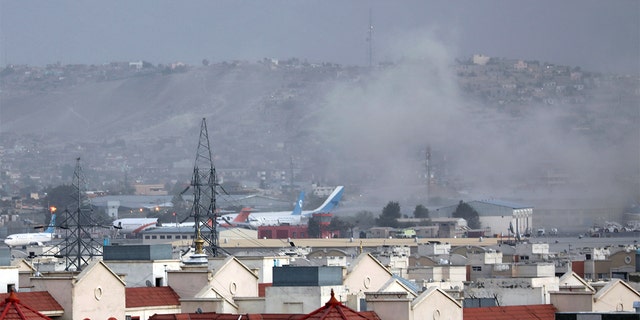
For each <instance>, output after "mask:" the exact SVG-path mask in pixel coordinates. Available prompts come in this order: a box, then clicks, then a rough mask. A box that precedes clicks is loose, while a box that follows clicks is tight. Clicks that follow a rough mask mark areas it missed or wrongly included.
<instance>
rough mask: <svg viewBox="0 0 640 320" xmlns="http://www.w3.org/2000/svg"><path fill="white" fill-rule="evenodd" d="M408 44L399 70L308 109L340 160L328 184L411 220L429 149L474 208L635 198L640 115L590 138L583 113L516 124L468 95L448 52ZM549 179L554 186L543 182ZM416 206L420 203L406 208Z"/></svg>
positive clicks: (543, 110) (571, 110) (380, 73)
mask: <svg viewBox="0 0 640 320" xmlns="http://www.w3.org/2000/svg"><path fill="white" fill-rule="evenodd" d="M405 43H409V44H411V46H398V48H404V49H405V50H403V51H398V52H397V53H396V55H397V56H398V57H402V59H400V60H399V61H400V62H398V63H396V64H394V65H391V66H387V67H382V68H379V69H376V70H375V71H373V72H372V74H371V75H370V77H369V78H368V79H363V80H362V81H359V82H355V83H350V84H346V85H345V84H342V85H339V86H337V87H335V88H334V89H333V90H332V91H331V92H330V94H328V95H327V96H326V97H325V99H324V100H323V101H322V102H320V103H318V106H314V107H313V108H312V109H313V110H317V113H316V114H314V115H313V117H314V118H317V119H316V120H317V121H318V122H317V123H318V125H317V134H318V135H319V136H320V137H323V139H324V142H325V143H326V145H325V147H324V149H325V150H332V151H333V152H334V153H335V154H334V156H335V157H331V156H329V157H327V158H326V159H335V160H333V163H331V164H328V165H327V167H328V171H329V173H328V174H329V175H331V174H333V175H334V176H335V177H340V178H343V179H351V180H352V181H354V182H355V183H358V184H361V186H362V190H361V193H362V194H364V195H371V196H372V198H371V199H369V200H374V201H375V199H378V200H379V201H380V202H383V203H386V202H387V201H390V200H397V201H400V202H401V205H403V208H404V209H403V211H404V212H406V213H409V212H410V211H411V210H412V207H413V206H415V205H416V204H420V203H422V204H424V203H426V197H425V193H426V189H425V187H424V181H425V180H424V178H423V177H424V175H425V173H426V169H425V165H424V158H425V154H424V151H425V148H426V146H427V145H429V146H431V148H432V150H433V152H432V159H433V160H434V161H432V163H434V162H435V160H437V159H439V164H440V166H441V167H440V171H439V172H437V173H436V174H438V175H440V177H437V178H442V175H443V171H444V169H443V167H446V171H447V172H448V173H447V174H448V177H447V179H448V180H449V181H447V184H448V185H449V186H451V187H454V188H455V189H458V190H457V191H461V190H460V189H464V190H465V191H468V193H469V194H468V196H467V197H466V198H468V199H469V200H478V199H486V198H490V197H491V198H500V199H522V201H525V202H527V201H533V200H534V199H546V200H549V199H551V200H553V199H559V200H563V199H574V198H589V197H597V198H600V199H607V200H613V202H614V203H616V205H619V206H620V207H624V206H626V205H628V203H629V201H630V200H633V199H634V198H633V196H634V195H636V196H637V194H638V191H637V184H636V183H635V182H634V180H635V178H637V177H638V160H639V159H638V157H639V154H640V153H639V152H638V138H639V137H640V136H639V135H638V129H637V123H636V121H637V119H638V116H637V114H635V116H634V117H631V118H628V119H624V117H620V116H617V115H616V114H607V116H608V117H610V118H618V120H620V123H616V126H614V127H607V126H606V125H605V124H597V123H592V124H590V125H589V127H588V128H587V130H582V129H584V128H582V127H581V124H580V120H581V117H585V118H589V117H590V116H589V115H590V114H593V110H586V109H585V110H577V109H580V108H586V107H584V106H578V107H576V106H563V105H552V106H548V105H540V106H532V107H528V109H527V110H519V111H520V112H519V114H518V115H517V116H514V115H513V113H510V112H509V110H506V111H498V108H496V106H485V105H482V104H481V103H480V102H478V101H476V100H474V99H473V98H471V97H469V96H465V95H464V94H463V92H462V91H461V90H460V89H459V88H458V86H457V83H456V79H455V70H454V68H452V67H451V66H452V65H453V58H452V57H455V54H454V53H452V52H451V50H449V48H447V47H446V46H445V45H444V44H442V43H441V42H438V41H436V40H434V38H433V37H429V36H422V37H420V38H418V39H417V40H416V39H411V41H406V42H405ZM636 111H637V109H636ZM600 112H601V111H600ZM634 119H635V120H634ZM592 120H595V121H596V122H597V121H598V119H592ZM629 130H631V131H629ZM624 132H629V133H626V134H624ZM621 133H622V134H621ZM445 157H446V161H445V160H444V158H445ZM553 175H558V176H559V177H560V179H561V180H562V181H559V183H560V184H559V185H558V186H551V185H550V184H549V183H548V181H547V180H549V178H550V176H553ZM634 177H635V178H634ZM545 179H547V180H545ZM381 192H383V194H381ZM461 197H462V196H461ZM410 199H413V201H415V202H416V203H403V200H409V201H412V200H410ZM546 200H545V201H546Z"/></svg>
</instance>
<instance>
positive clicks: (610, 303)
mask: <svg viewBox="0 0 640 320" xmlns="http://www.w3.org/2000/svg"><path fill="white" fill-rule="evenodd" d="M635 301H640V293H638V291H636V290H635V289H633V288H632V287H631V286H630V285H629V284H628V283H626V282H625V281H622V280H620V279H612V280H611V281H609V283H607V284H606V285H605V286H604V287H602V288H601V289H600V290H598V292H596V294H595V295H594V296H593V307H592V310H591V311H596V312H610V311H618V312H619V311H635V310H634V308H633V303H634V302H635Z"/></svg>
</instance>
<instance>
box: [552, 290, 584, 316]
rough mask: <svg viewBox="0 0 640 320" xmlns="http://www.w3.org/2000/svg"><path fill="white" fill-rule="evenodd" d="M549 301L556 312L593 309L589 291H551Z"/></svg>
mask: <svg viewBox="0 0 640 320" xmlns="http://www.w3.org/2000/svg"><path fill="white" fill-rule="evenodd" d="M550 302H551V304H553V306H555V307H556V309H558V312H580V311H582V312H585V311H591V310H592V309H593V306H592V304H593V293H591V292H585V291H582V292H577V291H576V292H551V293H550Z"/></svg>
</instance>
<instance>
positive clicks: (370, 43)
mask: <svg viewBox="0 0 640 320" xmlns="http://www.w3.org/2000/svg"><path fill="white" fill-rule="evenodd" d="M367 42H368V43H369V69H371V67H373V21H372V18H371V8H369V35H368V36H367Z"/></svg>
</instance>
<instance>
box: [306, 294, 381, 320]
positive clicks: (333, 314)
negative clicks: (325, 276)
mask: <svg viewBox="0 0 640 320" xmlns="http://www.w3.org/2000/svg"><path fill="white" fill-rule="evenodd" d="M374 314H375V313H374ZM302 319H323V320H326V319H367V317H365V316H364V315H361V314H360V313H358V312H357V311H355V310H353V309H351V308H349V307H347V306H345V305H344V304H342V303H341V302H340V301H338V299H336V297H335V294H334V293H333V289H331V299H329V301H328V302H327V303H325V304H324V306H323V307H320V308H319V309H317V310H315V311H313V312H311V313H309V314H307V315H306V316H305V317H304V318H302Z"/></svg>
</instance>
